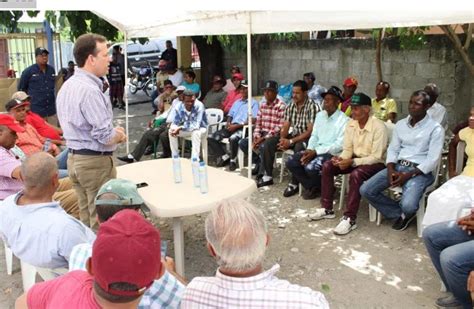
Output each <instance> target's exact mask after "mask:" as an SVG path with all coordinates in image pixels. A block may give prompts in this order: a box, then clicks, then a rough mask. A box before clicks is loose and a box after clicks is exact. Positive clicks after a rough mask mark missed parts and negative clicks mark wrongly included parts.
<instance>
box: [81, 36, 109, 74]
mask: <svg viewBox="0 0 474 309" xmlns="http://www.w3.org/2000/svg"><path fill="white" fill-rule="evenodd" d="M105 42H107V39H106V38H105V37H104V36H102V35H100V34H95V33H86V34H83V35H81V36H80V37H78V38H77V40H76V43H74V50H73V54H74V59H76V63H77V66H78V67H80V68H82V67H84V65H85V64H86V60H87V58H88V57H89V55H92V56H94V57H95V56H97V43H105Z"/></svg>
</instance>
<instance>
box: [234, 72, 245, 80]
mask: <svg viewBox="0 0 474 309" xmlns="http://www.w3.org/2000/svg"><path fill="white" fill-rule="evenodd" d="M232 79H233V80H234V79H236V80H244V76H243V75H242V73H235V74H234V75H232Z"/></svg>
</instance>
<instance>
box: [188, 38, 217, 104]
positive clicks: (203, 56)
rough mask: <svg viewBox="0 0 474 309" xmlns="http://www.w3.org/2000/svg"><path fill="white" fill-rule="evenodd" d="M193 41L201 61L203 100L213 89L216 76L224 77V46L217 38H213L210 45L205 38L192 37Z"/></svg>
mask: <svg viewBox="0 0 474 309" xmlns="http://www.w3.org/2000/svg"><path fill="white" fill-rule="evenodd" d="M191 39H192V40H193V42H194V43H195V44H196V47H197V49H198V52H199V59H200V60H201V92H202V94H201V98H204V96H205V95H206V93H207V92H208V91H209V89H210V88H211V84H212V78H213V77H214V75H216V74H219V75H221V76H224V65H223V54H224V53H223V49H222V45H221V44H220V42H219V41H218V40H217V39H216V38H215V37H212V42H211V43H210V44H208V43H207V38H206V37H204V36H192V37H191Z"/></svg>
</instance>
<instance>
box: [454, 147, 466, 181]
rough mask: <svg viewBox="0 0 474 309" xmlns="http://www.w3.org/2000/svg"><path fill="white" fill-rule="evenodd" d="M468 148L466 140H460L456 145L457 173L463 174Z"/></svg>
mask: <svg viewBox="0 0 474 309" xmlns="http://www.w3.org/2000/svg"><path fill="white" fill-rule="evenodd" d="M465 150H466V142H464V141H459V143H458V146H457V147H456V174H458V175H459V174H461V173H462V169H463V167H464V151H465Z"/></svg>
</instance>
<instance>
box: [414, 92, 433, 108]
mask: <svg viewBox="0 0 474 309" xmlns="http://www.w3.org/2000/svg"><path fill="white" fill-rule="evenodd" d="M418 96H421V97H423V100H422V103H423V105H430V104H431V98H430V95H429V94H428V93H427V92H426V91H424V90H417V91H415V92H413V93H412V95H411V97H418Z"/></svg>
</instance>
